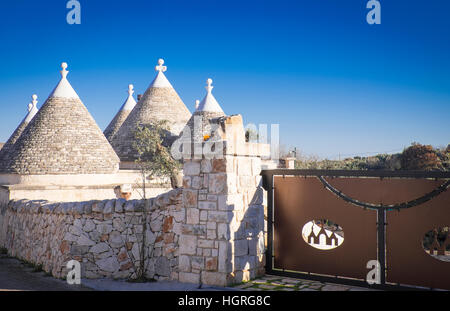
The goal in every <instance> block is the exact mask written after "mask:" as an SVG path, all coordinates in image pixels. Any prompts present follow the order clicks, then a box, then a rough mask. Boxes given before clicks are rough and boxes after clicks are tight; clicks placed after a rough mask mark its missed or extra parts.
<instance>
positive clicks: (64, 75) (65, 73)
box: [61, 62, 69, 79]
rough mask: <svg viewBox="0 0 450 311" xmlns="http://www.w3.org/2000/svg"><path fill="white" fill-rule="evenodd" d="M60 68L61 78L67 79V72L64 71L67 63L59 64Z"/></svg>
mask: <svg viewBox="0 0 450 311" xmlns="http://www.w3.org/2000/svg"><path fill="white" fill-rule="evenodd" d="M61 68H62V70H61V76H62V78H63V79H65V78H66V77H67V74H68V73H69V72H68V71H67V70H66V69H67V63H66V62H64V63H62V64H61Z"/></svg>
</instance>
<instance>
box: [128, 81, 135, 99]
mask: <svg viewBox="0 0 450 311" xmlns="http://www.w3.org/2000/svg"><path fill="white" fill-rule="evenodd" d="M133 89H134V86H133V84H128V95H130V96H131V95H133V93H134V90H133Z"/></svg>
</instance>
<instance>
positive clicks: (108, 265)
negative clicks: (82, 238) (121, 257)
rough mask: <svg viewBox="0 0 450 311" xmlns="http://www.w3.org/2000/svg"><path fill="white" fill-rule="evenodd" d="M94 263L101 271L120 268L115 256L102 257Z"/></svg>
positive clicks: (112, 270) (113, 270)
mask: <svg viewBox="0 0 450 311" xmlns="http://www.w3.org/2000/svg"><path fill="white" fill-rule="evenodd" d="M95 264H96V265H97V266H98V267H99V268H100V269H101V270H103V271H107V272H115V271H117V270H118V269H119V268H120V265H119V262H118V261H117V258H114V257H108V258H104V259H100V260H97V261H96V262H95Z"/></svg>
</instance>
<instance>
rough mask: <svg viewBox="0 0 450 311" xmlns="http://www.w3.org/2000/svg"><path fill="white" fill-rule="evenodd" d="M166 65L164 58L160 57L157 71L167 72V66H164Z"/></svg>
mask: <svg viewBox="0 0 450 311" xmlns="http://www.w3.org/2000/svg"><path fill="white" fill-rule="evenodd" d="M163 65H164V59H162V58H160V59H158V66H156V67H155V70H156V71H159V72H165V71H166V70H167V66H163Z"/></svg>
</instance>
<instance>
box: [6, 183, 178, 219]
mask: <svg viewBox="0 0 450 311" xmlns="http://www.w3.org/2000/svg"><path fill="white" fill-rule="evenodd" d="M182 192H183V189H182V188H178V189H173V190H170V191H169V192H166V193H163V194H160V195H158V196H156V197H155V198H150V199H147V201H145V200H143V199H142V200H129V201H126V200H125V199H111V200H103V201H98V200H91V201H84V202H49V201H46V200H26V199H22V200H11V201H9V203H8V207H7V208H8V209H10V210H12V211H13V212H17V213H32V214H62V215H83V214H92V213H103V214H113V213H129V212H142V211H144V209H145V211H147V212H148V211H153V210H156V209H164V208H167V207H169V206H172V205H176V204H179V203H181V200H182Z"/></svg>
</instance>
